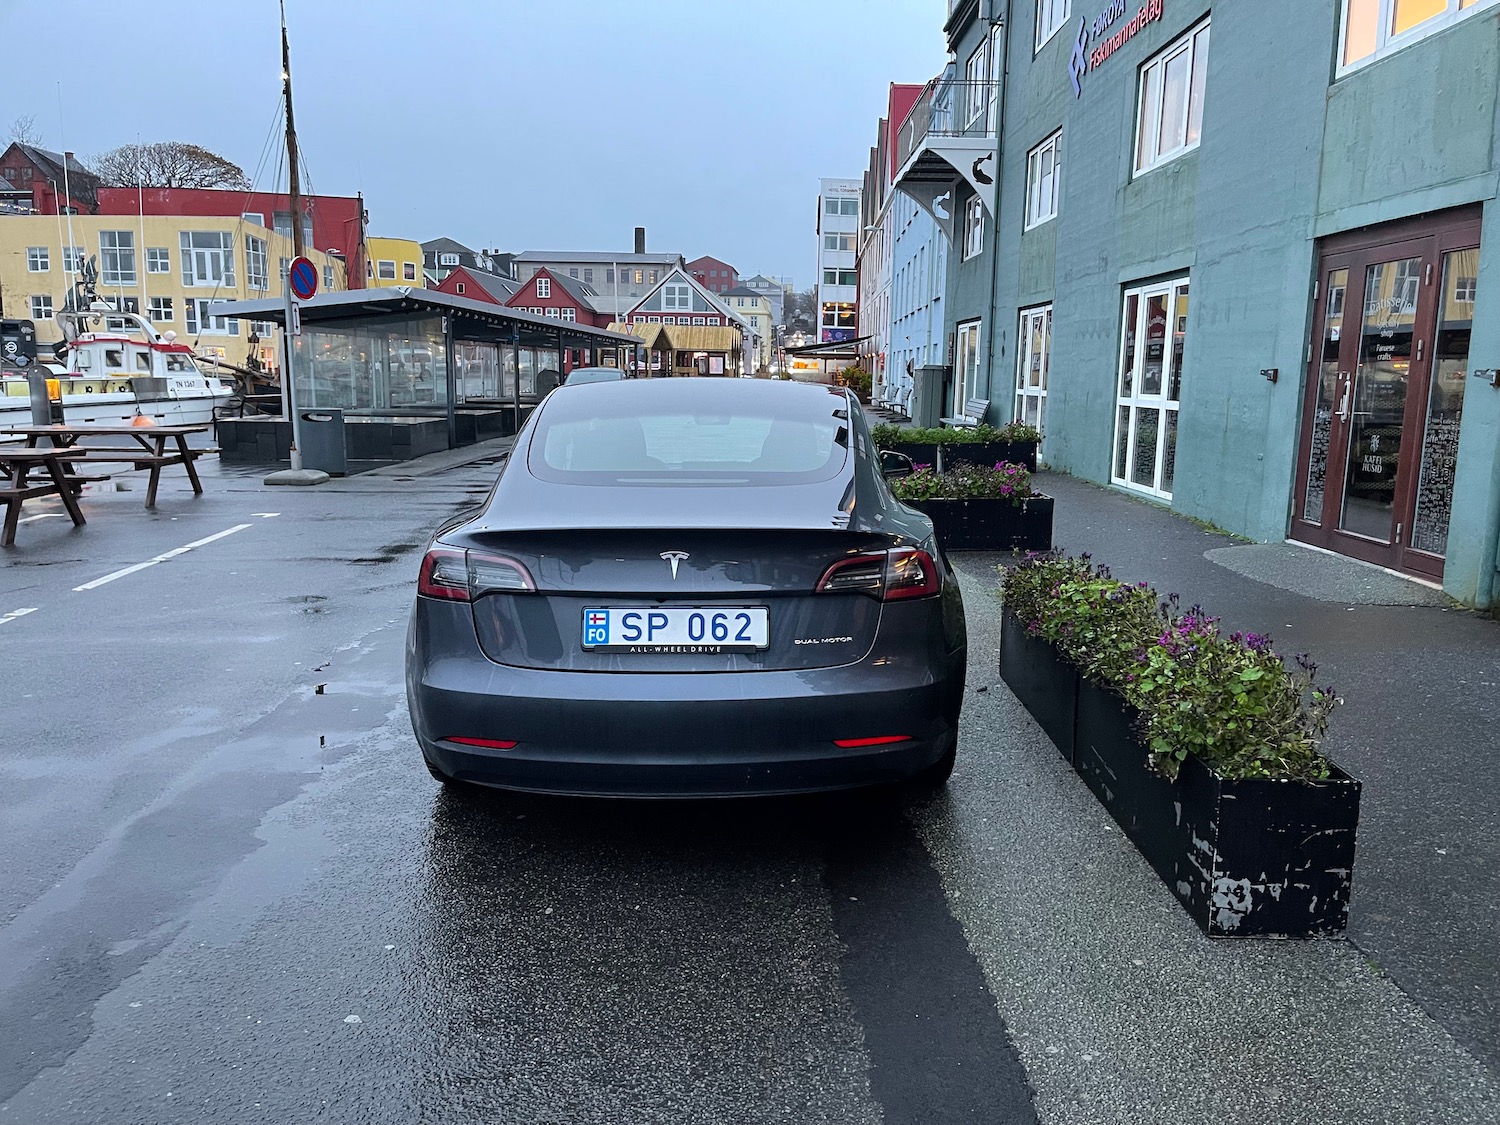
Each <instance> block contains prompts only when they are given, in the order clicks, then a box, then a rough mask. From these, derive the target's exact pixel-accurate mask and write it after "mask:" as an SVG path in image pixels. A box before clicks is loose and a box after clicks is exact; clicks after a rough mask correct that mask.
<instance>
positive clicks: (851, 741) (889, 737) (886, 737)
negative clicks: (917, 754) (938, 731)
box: [833, 734, 911, 750]
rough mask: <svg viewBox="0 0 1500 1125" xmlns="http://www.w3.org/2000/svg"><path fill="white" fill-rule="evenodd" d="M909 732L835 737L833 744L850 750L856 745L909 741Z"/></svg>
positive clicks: (878, 744)
mask: <svg viewBox="0 0 1500 1125" xmlns="http://www.w3.org/2000/svg"><path fill="white" fill-rule="evenodd" d="M910 741H911V735H909V734H882V735H881V736H880V737H878V738H835V739H834V740H833V744H834V745H835V746H841V747H843V748H844V749H845V750H852V749H853V748H854V747H856V746H888V745H889V744H890V743H892V742H910Z"/></svg>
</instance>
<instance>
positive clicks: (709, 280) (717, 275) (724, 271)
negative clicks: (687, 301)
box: [687, 255, 740, 293]
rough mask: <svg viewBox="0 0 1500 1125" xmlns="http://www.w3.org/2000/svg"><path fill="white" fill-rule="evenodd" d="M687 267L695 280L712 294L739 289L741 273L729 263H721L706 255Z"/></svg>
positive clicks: (695, 259)
mask: <svg viewBox="0 0 1500 1125" xmlns="http://www.w3.org/2000/svg"><path fill="white" fill-rule="evenodd" d="M687 266H688V273H690V274H692V275H693V280H694V281H696V282H697V283H698V284H699V285H701V286H703V288H705V289H707V290H708V291H709V292H710V293H725V292H728V291H729V290H730V289H735V288H738V287H739V284H740V275H739V271H737V270H736V269H735V268H734V267H733V266H731V265H730V264H729V263H728V262H721V261H719V259H718V258H710V257H708V256H707V255H705V256H704V257H702V258H694V259H693V260H692V261H691V262H689V263H688V264H687Z"/></svg>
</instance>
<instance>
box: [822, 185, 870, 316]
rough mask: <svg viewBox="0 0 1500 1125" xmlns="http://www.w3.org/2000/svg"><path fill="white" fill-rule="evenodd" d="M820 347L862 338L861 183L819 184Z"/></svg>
mask: <svg viewBox="0 0 1500 1125" xmlns="http://www.w3.org/2000/svg"><path fill="white" fill-rule="evenodd" d="M819 183H820V185H821V190H820V191H819V193H818V274H817V278H818V284H817V294H818V297H817V305H818V326H817V327H818V343H820V344H830V343H842V342H844V341H846V340H853V339H854V338H855V336H857V335H858V328H859V317H858V313H857V304H858V300H859V271H858V270H857V268H856V265H855V263H856V255H857V253H858V251H859V236H860V230H859V225H860V196H861V191H860V182H859V181H858V180H830V179H824V180H820V181H819Z"/></svg>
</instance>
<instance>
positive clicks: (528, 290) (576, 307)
mask: <svg viewBox="0 0 1500 1125" xmlns="http://www.w3.org/2000/svg"><path fill="white" fill-rule="evenodd" d="M598 296H599V294H598V293H597V292H595V290H594V287H593V286H591V285H588V284H586V283H585V282H582V281H579V280H577V279H576V278H572V277H567V276H565V275H563V274H559V273H556V272H554V271H553V270H551V269H549V268H548V267H546V266H543V267H542V268H541V269H539V270H537V271H536V273H535V274H533V275H532V276H531V277H529V278H527V279H526V280H525V281H524V282H522V283H521V287H520V288H519V289H517V290H516V292H515V294H514V295H513V296H512V297H511V298H510V300H508V301H506V302H505V304H506V306H507V307H508V308H512V309H524V310H526V311H527V312H533V313H536V314H537V315H538V316H550V317H556V318H558V319H560V320H566V321H571V322H575V323H577V324H587V325H589V326H591V327H594V328H604V327H606V326H608V324H609V322H610V321H611V320H612V319H613V317H611V316H610V314H609V313H607V312H599V311H596V310H595V308H594V304H593V301H592V300H591V299H590V298H597V297H598Z"/></svg>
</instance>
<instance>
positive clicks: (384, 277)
mask: <svg viewBox="0 0 1500 1125" xmlns="http://www.w3.org/2000/svg"><path fill="white" fill-rule="evenodd" d="M375 276H376V277H378V278H379V279H380V280H381V281H395V280H396V263H395V262H392V261H385V260H381V261H377V262H376V263H375Z"/></svg>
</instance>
